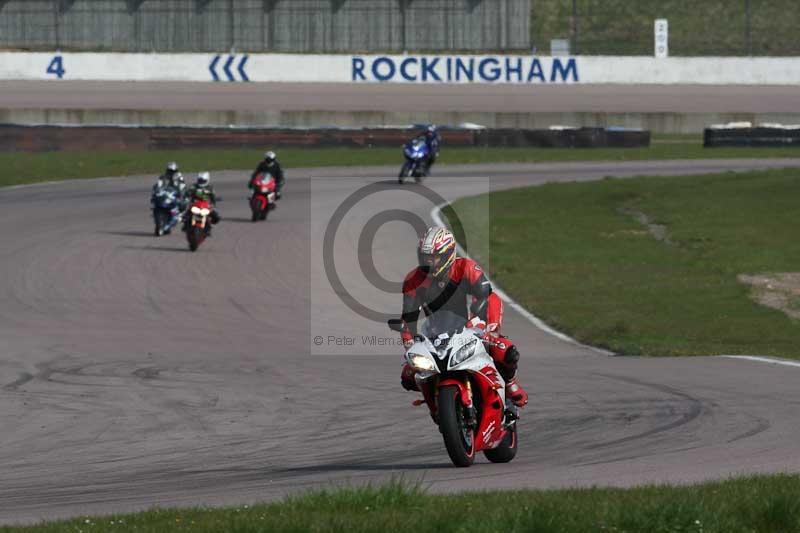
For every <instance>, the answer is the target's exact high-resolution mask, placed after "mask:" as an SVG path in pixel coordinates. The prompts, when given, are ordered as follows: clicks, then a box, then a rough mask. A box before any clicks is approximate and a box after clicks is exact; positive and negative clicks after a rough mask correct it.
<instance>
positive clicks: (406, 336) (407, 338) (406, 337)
mask: <svg viewBox="0 0 800 533" xmlns="http://www.w3.org/2000/svg"><path fill="white" fill-rule="evenodd" d="M400 336H401V337H402V339H403V348H405V349H406V350H408V349H409V348H411V345H412V344H414V336H413V335H412V334H411V332H410V331H408V330H407V329H405V330H403V332H402V333H401V334H400Z"/></svg>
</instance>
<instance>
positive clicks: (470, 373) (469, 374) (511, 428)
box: [389, 311, 519, 466]
mask: <svg viewBox="0 0 800 533" xmlns="http://www.w3.org/2000/svg"><path fill="white" fill-rule="evenodd" d="M389 328H391V329H392V330H394V331H398V332H400V331H402V330H403V321H402V320H396V319H393V320H389ZM484 342H486V341H485V339H484V337H483V332H482V331H481V330H479V329H473V328H468V327H466V320H465V319H464V318H463V317H461V316H458V315H456V314H455V313H452V312H450V311H438V312H436V313H434V314H433V315H431V316H429V317H428V318H427V320H426V323H425V327H424V328H423V334H422V335H417V336H415V338H414V344H412V345H411V347H410V348H409V349H408V350H407V351H406V354H405V358H406V362H407V363H408V364H409V365H410V366H411V368H413V369H414V370H415V371H416V377H415V379H416V381H417V385H418V386H419V389H420V391H421V392H422V395H423V398H424V399H423V400H417V401H415V402H414V405H422V404H423V403H424V404H427V405H428V409H429V410H430V414H431V418H433V421H434V422H435V423H436V424H437V425H438V426H439V431H440V432H441V434H442V437H443V439H444V445H445V448H447V454H448V455H449V456H450V460H451V461H453V464H454V465H456V466H470V465H471V464H472V463H473V461H474V460H475V454H476V453H477V452H480V451H482V452H483V454H484V455H485V456H486V458H487V459H489V461H491V462H493V463H507V462H509V461H511V460H512V459H513V458H514V456H516V454H517V420H519V409H518V408H517V406H515V405H514V404H513V403H510V402H509V403H508V404H507V403H506V397H505V382H504V381H503V378H502V377H501V376H500V374H499V373H498V372H497V368H496V367H495V365H494V361H493V360H492V357H491V356H490V355H489V353H488V352H487V351H486V347H485V346H484Z"/></svg>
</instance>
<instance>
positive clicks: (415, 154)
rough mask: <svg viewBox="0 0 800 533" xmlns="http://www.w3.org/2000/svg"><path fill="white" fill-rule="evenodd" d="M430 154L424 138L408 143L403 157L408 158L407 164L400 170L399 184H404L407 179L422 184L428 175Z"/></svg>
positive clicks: (404, 147)
mask: <svg viewBox="0 0 800 533" xmlns="http://www.w3.org/2000/svg"><path fill="white" fill-rule="evenodd" d="M429 152H430V150H429V148H428V144H427V143H426V142H425V138H424V137H417V138H415V139H411V140H410V141H408V142H407V143H406V144H405V146H403V155H404V156H405V158H406V162H405V163H404V164H403V168H401V169H400V175H399V176H397V182H398V183H400V184H402V183H403V181H404V180H405V179H406V178H414V181H416V182H417V183H420V182H421V181H422V178H424V177H425V176H426V175H427V174H428V155H429Z"/></svg>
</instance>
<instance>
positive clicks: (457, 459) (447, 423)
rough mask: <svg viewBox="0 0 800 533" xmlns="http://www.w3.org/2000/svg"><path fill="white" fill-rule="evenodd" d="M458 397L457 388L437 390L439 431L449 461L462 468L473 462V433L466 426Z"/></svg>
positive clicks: (448, 387)
mask: <svg viewBox="0 0 800 533" xmlns="http://www.w3.org/2000/svg"><path fill="white" fill-rule="evenodd" d="M459 396H460V393H459V391H458V387H456V386H454V385H447V386H444V387H442V388H441V389H439V430H440V431H441V432H442V438H443V439H444V447H445V448H447V455H449V456H450V460H451V461H453V464H454V465H456V466H459V467H464V466H470V465H471V464H472V463H473V462H474V461H475V432H474V431H473V430H472V429H471V428H468V427H467V426H466V423H465V421H464V418H465V417H464V411H465V407H464V406H463V405H461V400H460V398H459Z"/></svg>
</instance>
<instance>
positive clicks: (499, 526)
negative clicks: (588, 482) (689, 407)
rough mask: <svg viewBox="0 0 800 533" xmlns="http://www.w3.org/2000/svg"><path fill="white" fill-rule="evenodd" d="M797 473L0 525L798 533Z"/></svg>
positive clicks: (346, 494) (333, 498) (365, 491)
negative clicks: (682, 484)
mask: <svg viewBox="0 0 800 533" xmlns="http://www.w3.org/2000/svg"><path fill="white" fill-rule="evenodd" d="M798 494H800V476H796V475H794V476H790V475H777V476H760V477H747V478H740V479H733V480H729V481H723V482H715V483H705V484H700V485H693V486H686V487H669V486H649V487H642V488H634V489H627V490H624V489H597V488H594V489H574V490H554V491H532V490H526V491H508V492H501V491H494V492H485V493H477V494H476V493H463V494H457V495H435V494H428V493H426V492H425V491H423V490H420V489H418V488H414V487H408V486H403V485H402V484H392V485H389V486H386V487H382V488H361V489H340V490H331V491H324V492H315V493H311V494H308V495H304V496H299V497H294V498H290V499H287V500H285V501H284V502H280V503H274V504H268V505H255V506H240V507H232V508H226V509H216V510H212V509H184V510H157V511H150V512H144V513H139V514H130V515H124V516H108V517H103V518H96V517H95V518H88V517H82V518H79V519H76V520H71V521H64V522H54V523H50V524H42V525H38V526H34V527H28V528H20V527H7V528H2V527H0V531H1V532H4V533H11V532H17V531H26V532H33V531H36V532H43V533H45V532H46V533H62V532H63V533H67V532H69V533H76V532H91V531H105V532H109V531H119V532H125V531H136V532H139V533H151V532H152V533H156V532H174V531H195V532H218V531H225V532H231V533H244V532H256V531H276V532H277V531H280V532H309V531H311V532H314V531H320V532H321V531H341V532H347V533H358V532H374V531H400V532H402V531H409V532H428V531H430V532H437V533H447V532H465V533H466V532H476V531H481V532H482V531H487V532H488V531H502V532H504V533H505V532H508V533H512V532H525V533H532V532H540V533H545V532H564V533H571V532H576V533H577V532H590V531H597V532H648V533H662V532H663V533H666V532H676V533H677V532H687V533H688V532H693V533H701V532H702V533H715V532H720V533H723V532H724V533H739V532H742V533H744V532H753V531H758V532H773V531H774V532H791V531H800V498H797V495H798Z"/></svg>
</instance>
